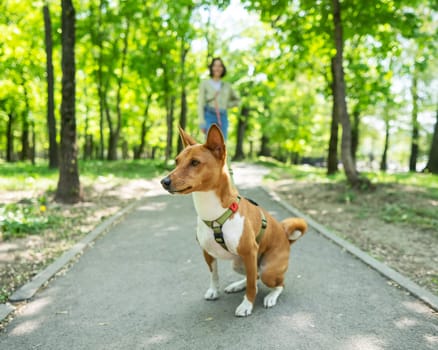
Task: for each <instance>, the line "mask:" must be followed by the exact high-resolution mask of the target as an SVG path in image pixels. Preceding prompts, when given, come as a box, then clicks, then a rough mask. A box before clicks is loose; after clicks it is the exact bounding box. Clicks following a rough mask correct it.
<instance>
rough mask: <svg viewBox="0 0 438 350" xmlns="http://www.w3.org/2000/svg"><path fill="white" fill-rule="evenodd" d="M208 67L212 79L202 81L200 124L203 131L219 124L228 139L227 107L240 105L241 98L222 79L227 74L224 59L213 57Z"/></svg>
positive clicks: (199, 101) (200, 89) (199, 103)
mask: <svg viewBox="0 0 438 350" xmlns="http://www.w3.org/2000/svg"><path fill="white" fill-rule="evenodd" d="M208 68H209V70H210V78H211V79H208V80H204V81H203V82H201V86H200V88H199V99H198V115H199V124H200V127H201V130H202V132H203V133H206V132H207V131H208V129H209V128H210V126H211V125H212V124H217V125H218V126H219V127H220V128H221V130H222V133H223V134H224V138H225V140H226V139H227V136H228V115H227V108H231V107H235V106H238V105H239V103H240V99H239V96H238V95H237V94H236V92H235V91H234V90H233V88H232V87H231V85H230V84H229V83H226V82H224V81H222V78H223V77H224V76H225V74H227V69H226V68H225V65H224V63H223V62H222V59H220V58H219V57H215V58H213V60H212V61H211V64H210V65H209V66H208Z"/></svg>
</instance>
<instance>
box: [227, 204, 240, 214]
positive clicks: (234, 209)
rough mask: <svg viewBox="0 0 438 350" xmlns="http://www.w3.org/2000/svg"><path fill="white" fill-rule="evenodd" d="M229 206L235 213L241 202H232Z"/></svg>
mask: <svg viewBox="0 0 438 350" xmlns="http://www.w3.org/2000/svg"><path fill="white" fill-rule="evenodd" d="M229 208H230V210H231V211H232V212H233V213H235V212H236V211H237V210H238V209H239V204H237V202H234V203H231V205H230V206H229Z"/></svg>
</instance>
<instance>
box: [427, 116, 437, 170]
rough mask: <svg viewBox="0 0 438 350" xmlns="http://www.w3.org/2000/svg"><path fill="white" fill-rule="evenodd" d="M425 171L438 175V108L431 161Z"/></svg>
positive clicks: (431, 147)
mask: <svg viewBox="0 0 438 350" xmlns="http://www.w3.org/2000/svg"><path fill="white" fill-rule="evenodd" d="M424 170H425V171H429V172H431V173H432V174H438V108H437V111H436V122H435V128H434V131H433V137H432V142H431V145H430V151H429V159H428V161H427V164H426V168H425V169H424Z"/></svg>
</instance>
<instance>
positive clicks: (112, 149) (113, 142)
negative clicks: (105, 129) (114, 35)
mask: <svg viewBox="0 0 438 350" xmlns="http://www.w3.org/2000/svg"><path fill="white" fill-rule="evenodd" d="M129 28H130V22H129V19H128V18H126V32H125V33H124V34H125V35H124V37H123V48H122V64H121V67H120V75H119V77H118V78H117V93H116V113H117V123H116V126H115V128H112V131H110V133H109V142H108V157H107V159H108V160H117V144H118V141H119V138H120V132H121V130H122V110H121V108H120V104H121V100H122V85H123V77H124V73H125V65H126V54H127V52H128V38H129ZM107 118H110V114H109V113H108V110H107Z"/></svg>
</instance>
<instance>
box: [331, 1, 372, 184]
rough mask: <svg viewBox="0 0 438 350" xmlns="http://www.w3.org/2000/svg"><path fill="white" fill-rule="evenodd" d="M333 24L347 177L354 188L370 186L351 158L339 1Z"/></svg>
mask: <svg viewBox="0 0 438 350" xmlns="http://www.w3.org/2000/svg"><path fill="white" fill-rule="evenodd" d="M333 24H334V38H335V48H336V54H335V57H334V59H333V61H332V65H333V85H334V96H333V97H334V104H335V105H336V108H335V107H334V108H335V113H336V118H337V120H339V122H340V124H341V125H342V139H341V140H342V141H341V157H342V164H343V166H344V171H345V175H346V176H347V179H348V182H349V183H350V184H351V185H352V186H353V187H359V186H362V185H370V182H369V181H368V180H366V179H364V178H361V177H360V176H359V173H358V172H357V170H356V167H355V165H354V162H353V158H352V156H351V124H350V117H349V115H348V110H347V102H346V100H345V79H344V68H343V48H344V41H343V38H342V17H341V6H340V3H339V0H333Z"/></svg>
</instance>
